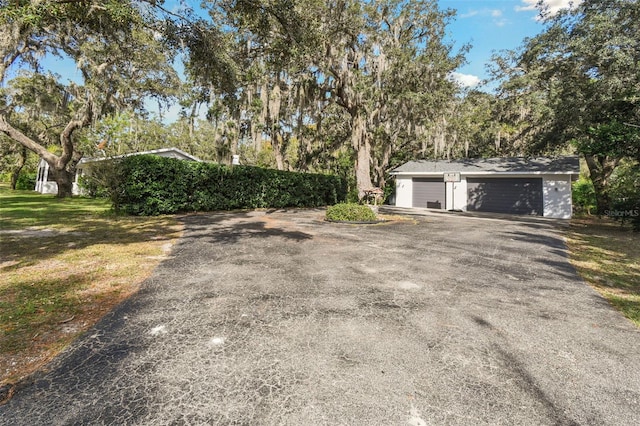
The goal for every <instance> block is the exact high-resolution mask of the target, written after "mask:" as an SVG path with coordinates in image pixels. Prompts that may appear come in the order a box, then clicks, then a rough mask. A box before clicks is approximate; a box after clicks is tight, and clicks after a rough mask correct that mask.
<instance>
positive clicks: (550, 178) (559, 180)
mask: <svg viewBox="0 0 640 426" xmlns="http://www.w3.org/2000/svg"><path fill="white" fill-rule="evenodd" d="M542 194H543V195H542V202H543V205H544V217H552V218H556V219H571V212H572V204H571V176H566V175H545V176H543V177H542Z"/></svg>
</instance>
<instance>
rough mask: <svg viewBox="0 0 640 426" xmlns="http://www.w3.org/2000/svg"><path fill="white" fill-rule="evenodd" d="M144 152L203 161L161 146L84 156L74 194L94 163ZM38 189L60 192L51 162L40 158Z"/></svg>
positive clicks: (43, 192)
mask: <svg viewBox="0 0 640 426" xmlns="http://www.w3.org/2000/svg"><path fill="white" fill-rule="evenodd" d="M143 154H151V155H157V156H159V157H168V158H177V159H178V160H187V161H198V162H200V161H202V160H200V159H199V158H198V157H195V156H193V155H191V154H187V153H186V152H184V151H182V150H180V149H178V148H161V149H154V150H152V151H144V152H133V153H131V154H124V155H117V156H114V157H99V158H82V159H81V160H80V161H79V162H78V165H77V167H76V176H75V178H74V180H73V194H74V195H78V194H80V186H79V185H78V180H79V179H80V177H81V176H82V175H83V174H87V173H88V170H89V168H90V167H91V165H92V164H95V163H97V162H100V161H107V160H113V159H116V158H124V157H130V156H132V155H143ZM35 190H36V191H38V192H40V193H42V194H57V193H58V184H57V183H56V181H55V180H54V178H53V175H52V174H50V173H49V164H48V163H47V162H46V161H44V160H40V163H38V175H37V179H36V188H35Z"/></svg>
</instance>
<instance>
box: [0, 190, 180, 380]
mask: <svg viewBox="0 0 640 426" xmlns="http://www.w3.org/2000/svg"><path fill="white" fill-rule="evenodd" d="M0 203H1V204H0V214H1V215H2V226H0V331H1V335H0V387H2V386H3V385H7V384H11V383H15V382H17V381H19V380H20V379H22V378H24V377H25V376H27V375H29V374H31V373H32V372H33V371H35V370H37V369H38V368H40V367H42V366H43V365H44V364H46V363H47V362H48V361H49V360H51V358H52V357H54V356H55V355H56V354H58V353H59V352H60V351H61V350H62V349H64V348H65V347H66V346H67V345H68V344H69V343H70V342H71V341H73V340H74V339H75V338H76V337H77V336H78V335H79V334H81V333H82V332H84V331H86V330H87V329H88V328H89V327H91V326H92V325H93V324H95V323H96V322H97V321H98V320H99V319H100V318H101V317H102V316H104V315H105V314H106V313H107V312H109V311H110V310H111V309H112V308H113V307H114V306H115V305H117V304H118V303H120V302H121V301H122V300H124V299H126V298H127V297H129V296H130V295H131V294H132V293H134V292H135V291H137V289H138V288H139V285H140V283H141V282H142V281H143V280H144V279H145V278H147V277H148V276H149V274H150V273H151V271H152V270H153V269H154V268H155V267H156V266H157V264H158V263H159V262H160V261H161V260H162V259H164V258H166V257H167V256H168V255H169V253H170V249H171V246H172V244H173V243H174V241H175V240H176V239H177V238H178V237H179V236H180V233H181V232H182V225H181V224H179V223H178V222H177V221H176V220H175V218H173V217H159V218H157V217H156V218H128V217H127V218H123V217H116V216H113V215H111V214H109V212H108V205H107V203H106V202H105V201H103V200H90V199H82V198H76V199H70V200H57V199H55V198H53V197H50V196H43V195H39V194H36V193H33V192H27V191H17V192H13V191H9V190H7V189H6V188H0ZM30 212H31V213H30Z"/></svg>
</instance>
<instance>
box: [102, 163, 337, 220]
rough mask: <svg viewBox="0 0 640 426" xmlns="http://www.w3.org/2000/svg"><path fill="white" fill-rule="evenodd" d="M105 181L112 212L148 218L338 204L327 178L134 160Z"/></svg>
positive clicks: (334, 183) (331, 178)
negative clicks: (109, 181)
mask: <svg viewBox="0 0 640 426" xmlns="http://www.w3.org/2000/svg"><path fill="white" fill-rule="evenodd" d="M116 174H117V176H118V178H117V179H112V180H111V182H112V183H111V188H109V190H108V191H109V193H110V194H111V199H112V203H113V206H114V209H115V210H116V211H120V212H123V213H126V214H130V215H141V216H154V215H159V214H171V213H178V212H192V211H213V210H233V209H253V208H284V207H319V206H326V205H331V204H335V203H338V202H340V201H343V200H344V199H345V196H346V185H345V183H344V181H343V180H342V179H341V178H339V177H337V176H331V175H323V174H312V173H294V172H286V171H280V170H273V169H264V168H260V167H249V166H225V165H219V164H211V163H198V162H190V161H183V160H177V159H173V158H165V157H159V156H154V155H137V156H131V157H126V158H123V159H122V160H120V161H119V162H118V164H117V167H116Z"/></svg>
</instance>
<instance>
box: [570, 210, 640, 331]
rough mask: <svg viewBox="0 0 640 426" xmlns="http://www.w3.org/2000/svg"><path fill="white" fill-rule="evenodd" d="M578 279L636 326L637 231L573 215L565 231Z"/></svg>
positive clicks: (639, 314)
mask: <svg viewBox="0 0 640 426" xmlns="http://www.w3.org/2000/svg"><path fill="white" fill-rule="evenodd" d="M567 244H568V246H569V252H570V256H571V263H572V264H573V265H574V266H575V267H576V269H577V270H578V273H579V274H580V275H581V276H582V278H583V279H584V280H585V281H586V282H587V283H589V285H591V286H592V287H593V288H594V289H596V290H597V291H598V292H599V293H600V294H602V296H604V297H605V298H606V299H607V300H608V301H609V302H610V303H611V304H612V305H613V306H614V307H615V308H616V309H618V310H619V311H620V312H621V313H622V314H623V315H624V316H625V317H627V318H629V319H630V320H631V321H633V322H634V323H635V324H636V325H637V326H639V327H640V234H638V233H633V232H631V231H630V229H629V228H628V227H626V226H621V225H620V223H618V222H615V221H612V220H610V219H607V218H597V217H595V216H585V217H579V218H575V219H573V220H572V222H571V228H570V231H569V233H568V234H567Z"/></svg>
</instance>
